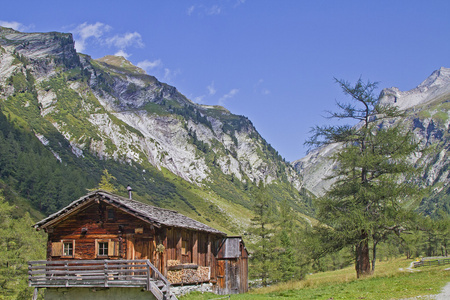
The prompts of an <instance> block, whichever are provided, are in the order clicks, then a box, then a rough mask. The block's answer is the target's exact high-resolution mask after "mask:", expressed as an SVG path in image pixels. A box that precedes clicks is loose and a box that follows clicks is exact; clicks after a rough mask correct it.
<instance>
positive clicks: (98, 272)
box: [28, 260, 176, 300]
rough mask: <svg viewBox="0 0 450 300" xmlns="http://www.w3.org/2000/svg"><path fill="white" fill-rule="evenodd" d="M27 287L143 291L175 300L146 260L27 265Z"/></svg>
mask: <svg viewBox="0 0 450 300" xmlns="http://www.w3.org/2000/svg"><path fill="white" fill-rule="evenodd" d="M28 275H29V277H28V280H29V286H31V287H35V288H52V287H109V288H112V287H142V288H145V289H146V290H147V291H150V292H152V294H153V295H154V296H155V297H156V298H157V299H158V300H162V299H176V297H175V296H174V295H173V294H172V293H171V292H170V282H169V281H168V280H167V279H166V278H165V277H164V276H163V275H162V274H161V273H160V272H159V271H158V269H157V268H156V267H155V266H153V264H151V263H150V261H149V260H57V261H46V260H41V261H30V262H28Z"/></svg>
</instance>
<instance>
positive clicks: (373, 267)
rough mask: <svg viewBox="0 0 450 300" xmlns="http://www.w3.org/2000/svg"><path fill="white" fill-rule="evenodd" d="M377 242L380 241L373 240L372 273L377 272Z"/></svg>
mask: <svg viewBox="0 0 450 300" xmlns="http://www.w3.org/2000/svg"><path fill="white" fill-rule="evenodd" d="M377 244H378V242H373V257H372V274H373V272H375V262H376V261H377Z"/></svg>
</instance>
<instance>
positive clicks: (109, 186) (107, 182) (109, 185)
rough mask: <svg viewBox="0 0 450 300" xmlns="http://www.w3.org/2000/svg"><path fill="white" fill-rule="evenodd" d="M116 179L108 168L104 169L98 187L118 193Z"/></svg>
mask: <svg viewBox="0 0 450 300" xmlns="http://www.w3.org/2000/svg"><path fill="white" fill-rule="evenodd" d="M115 180H116V177H114V176H113V175H111V174H110V173H109V172H108V170H107V169H104V170H103V175H102V177H101V179H100V183H99V184H98V189H100V190H104V191H107V192H110V193H113V194H114V193H117V189H116V187H115V186H114V183H113V181H115Z"/></svg>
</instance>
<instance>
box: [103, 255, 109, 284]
mask: <svg viewBox="0 0 450 300" xmlns="http://www.w3.org/2000/svg"><path fill="white" fill-rule="evenodd" d="M103 272H104V275H105V287H108V261H107V260H106V259H105V260H104V264H103Z"/></svg>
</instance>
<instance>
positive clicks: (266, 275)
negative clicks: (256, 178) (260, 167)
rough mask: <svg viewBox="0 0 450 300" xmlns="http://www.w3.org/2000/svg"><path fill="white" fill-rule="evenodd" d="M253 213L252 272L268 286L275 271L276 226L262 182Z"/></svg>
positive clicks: (271, 203) (251, 231) (251, 230)
mask: <svg viewBox="0 0 450 300" xmlns="http://www.w3.org/2000/svg"><path fill="white" fill-rule="evenodd" d="M253 211H254V213H255V216H254V217H253V218H252V219H251V222H252V227H251V229H250V233H251V234H252V236H253V239H254V245H253V249H254V251H253V253H252V255H251V268H250V272H251V273H252V275H253V276H254V277H255V278H259V279H261V284H262V285H263V286H267V285H268V284H269V283H270V282H271V277H272V275H273V273H272V272H271V270H272V269H274V266H275V262H274V238H273V236H274V225H275V216H274V212H275V209H274V207H273V202H272V201H271V199H270V198H269V197H268V196H267V193H266V190H265V187H264V186H263V183H262V181H260V182H259V185H258V192H257V194H256V197H255V199H254V203H253Z"/></svg>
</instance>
